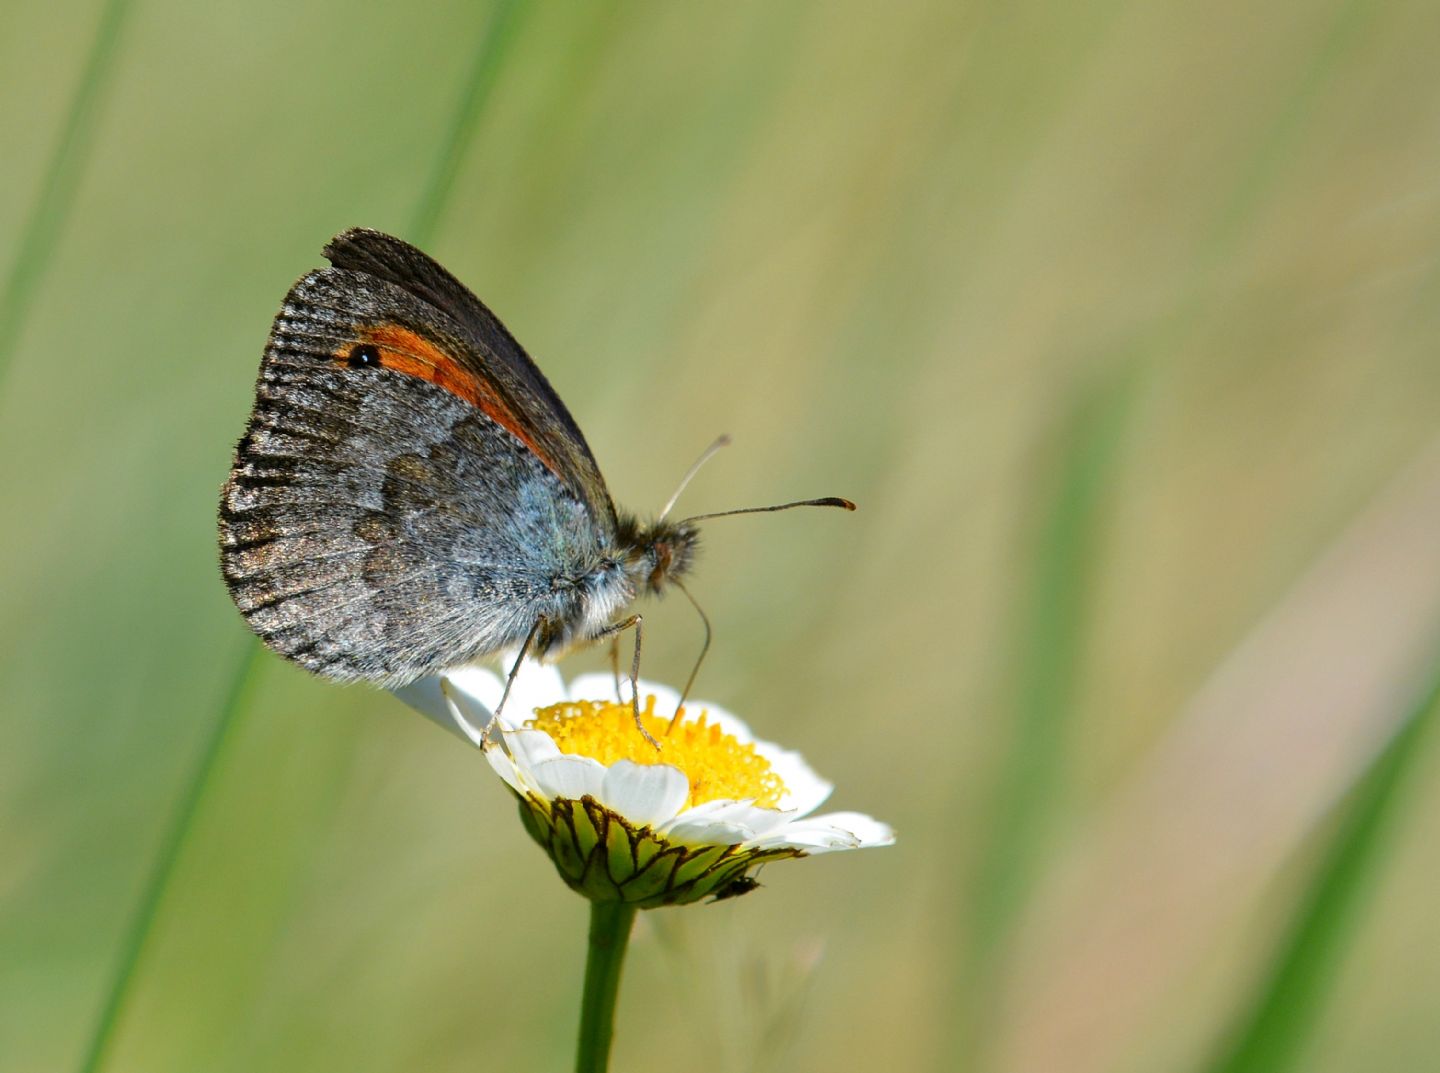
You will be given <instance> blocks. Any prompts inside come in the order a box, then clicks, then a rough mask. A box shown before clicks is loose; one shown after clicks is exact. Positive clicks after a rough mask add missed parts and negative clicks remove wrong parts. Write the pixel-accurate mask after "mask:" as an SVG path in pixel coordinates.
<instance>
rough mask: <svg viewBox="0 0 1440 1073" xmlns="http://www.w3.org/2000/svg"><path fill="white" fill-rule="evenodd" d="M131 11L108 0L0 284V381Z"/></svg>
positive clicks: (65, 212) (56, 234)
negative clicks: (11, 260) (1, 286)
mask: <svg viewBox="0 0 1440 1073" xmlns="http://www.w3.org/2000/svg"><path fill="white" fill-rule="evenodd" d="M129 13H130V0H109V3H107V4H106V5H105V10H104V11H102V12H101V13H100V24H99V26H98V27H97V28H96V30H95V40H94V42H93V44H92V45H91V46H90V54H89V55H88V56H87V57H86V58H85V66H84V69H83V71H82V72H81V75H80V84H79V85H78V86H77V87H76V88H75V96H74V97H73V98H71V100H70V108H69V110H68V111H67V113H66V116H65V126H64V128H63V129H62V130H61V132H60V140H59V141H58V142H57V143H56V145H55V152H54V153H53V154H52V155H51V157H50V162H49V164H48V165H47V166H46V168H45V176H44V178H43V180H42V181H41V185H40V193H39V196H38V197H37V198H36V200H35V204H34V206H33V207H32V208H31V210H30V214H29V216H28V217H27V218H26V221H25V225H24V228H23V229H22V231H21V233H20V240H19V242H17V243H16V246H15V260H14V262H13V263H12V264H11V266H10V272H9V274H8V275H7V276H6V278H5V284H4V287H3V289H0V383H3V382H4V379H5V375H6V373H7V372H8V371H9V368H10V362H11V360H12V359H13V357H14V354H15V348H16V347H17V346H18V345H19V340H20V335H21V332H22V330H23V329H24V326H25V315H26V313H27V312H28V310H29V308H30V297H31V295H33V294H34V293H35V288H36V287H38V286H39V284H40V281H41V280H42V279H44V277H45V272H46V270H47V269H48V268H49V267H50V259H51V257H53V256H54V253H55V248H56V246H57V245H58V244H59V241H60V235H61V232H62V231H63V229H64V225H65V221H66V218H67V217H68V216H69V215H70V206H71V204H72V203H73V202H74V200H75V191H76V190H77V189H79V186H80V178H81V176H82V175H84V173H85V165H86V163H87V162H88V161H89V159H90V151H91V149H92V148H93V146H94V142H95V128H96V124H97V122H98V120H99V115H100V105H101V103H102V102H101V97H102V95H103V93H104V91H105V88H106V87H107V86H108V85H109V83H110V76H111V73H112V72H113V71H114V69H115V57H116V55H117V54H118V52H119V48H118V46H119V42H120V34H121V31H122V30H123V29H124V25H125V19H126V17H127V16H128V15H129Z"/></svg>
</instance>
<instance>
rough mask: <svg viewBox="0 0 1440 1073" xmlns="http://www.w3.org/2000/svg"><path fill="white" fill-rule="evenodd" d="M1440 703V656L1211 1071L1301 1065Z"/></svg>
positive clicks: (1266, 1071)
mask: <svg viewBox="0 0 1440 1073" xmlns="http://www.w3.org/2000/svg"><path fill="white" fill-rule="evenodd" d="M1437 709H1440V660H1437V662H1436V663H1435V666H1434V667H1433V669H1432V670H1431V672H1430V680H1429V682H1428V683H1427V685H1426V687H1425V689H1424V691H1423V693H1422V695H1421V698H1420V699H1419V701H1418V702H1416V704H1415V706H1414V707H1413V708H1412V709H1411V710H1410V712H1409V714H1408V715H1407V716H1406V717H1405V718H1404V719H1403V720H1402V721H1401V722H1400V724H1399V730H1398V731H1396V733H1395V735H1394V737H1392V738H1391V739H1390V742H1389V743H1388V744H1387V745H1386V746H1385V748H1384V749H1382V750H1381V751H1380V752H1379V753H1378V754H1377V755H1376V757H1375V759H1374V760H1373V761H1372V762H1371V763H1370V766H1369V767H1368V768H1367V769H1366V771H1365V773H1364V775H1362V776H1361V778H1360V780H1359V781H1358V782H1357V783H1356V785H1355V788H1354V789H1353V790H1352V791H1351V793H1350V795H1349V800H1348V802H1347V806H1346V810H1345V814H1344V816H1343V818H1342V819H1341V822H1340V824H1339V829H1338V830H1337V831H1336V833H1335V836H1334V841H1333V842H1332V844H1331V846H1330V848H1329V850H1328V852H1327V854H1326V856H1325V859H1324V860H1323V861H1322V863H1321V865H1320V868H1319V869H1318V871H1317V873H1316V875H1315V879H1314V881H1313V883H1312V884H1311V885H1310V888H1309V890H1308V891H1307V892H1306V895H1305V897H1304V898H1303V899H1302V902H1301V904H1300V906H1299V908H1298V909H1297V910H1296V912H1295V916H1294V918H1293V920H1292V921H1291V924H1290V929H1289V934H1288V936H1287V937H1286V938H1285V940H1284V941H1283V942H1282V943H1281V944H1280V946H1279V948H1278V949H1277V950H1276V952H1275V957H1274V960H1273V961H1272V963H1271V965H1270V968H1269V970H1268V972H1267V973H1266V974H1265V979H1264V981H1263V983H1262V984H1261V986H1260V987H1259V988H1258V989H1257V991H1256V994H1255V996H1254V1001H1253V1002H1251V1003H1249V1004H1248V1005H1247V1006H1246V1007H1245V1008H1244V1009H1243V1010H1241V1011H1240V1013H1239V1015H1238V1016H1237V1017H1236V1019H1235V1027H1234V1030H1233V1032H1232V1033H1231V1036H1230V1041H1229V1043H1228V1045H1227V1046H1226V1048H1225V1049H1224V1051H1223V1052H1222V1053H1221V1054H1220V1056H1219V1057H1218V1058H1217V1059H1216V1060H1215V1061H1214V1062H1213V1063H1211V1064H1210V1065H1209V1066H1208V1067H1206V1073H1284V1071H1285V1070H1287V1069H1293V1068H1295V1067H1296V1064H1297V1060H1298V1058H1299V1057H1300V1055H1301V1053H1302V1050H1303V1048H1304V1046H1305V1044H1306V1043H1307V1042H1308V1041H1309V1039H1310V1038H1311V1036H1312V1034H1313V1032H1314V1030H1315V1028H1316V1027H1317V1026H1318V1024H1319V1015H1320V1012H1321V1009H1322V1006H1323V1003H1324V1001H1325V997H1326V995H1327V993H1328V992H1329V990H1330V987H1331V985H1332V983H1333V981H1334V979H1335V975H1336V972H1337V970H1338V969H1339V967H1340V963H1341V959H1342V958H1343V956H1344V952H1345V948H1346V945H1347V942H1348V940H1349V939H1350V937H1351V935H1352V934H1353V933H1354V929H1355V924H1356V921H1357V919H1358V916H1359V912H1360V909H1361V907H1362V905H1363V902H1364V898H1365V896H1366V894H1367V893H1368V891H1369V890H1370V888H1371V886H1372V884H1373V882H1374V880H1375V878H1376V873H1377V872H1378V871H1379V869H1380V867H1381V866H1382V865H1383V863H1384V856H1383V851H1384V849H1385V846H1386V836H1387V835H1388V834H1389V832H1390V829H1391V825H1392V823H1393V821H1394V818H1395V815H1396V813H1397V812H1398V811H1399V805H1400V802H1401V800H1402V794H1401V793H1400V791H1401V789H1402V785H1403V782H1404V779H1405V777H1406V775H1407V774H1408V773H1409V772H1410V770H1411V769H1412V768H1413V767H1414V766H1415V763H1416V761H1417V759H1418V757H1419V756H1420V755H1421V753H1422V745H1423V744H1424V742H1425V741H1426V740H1427V739H1426V737H1425V735H1426V733H1427V732H1428V731H1429V729H1430V727H1431V724H1433V723H1434V721H1435V713H1436V710H1437Z"/></svg>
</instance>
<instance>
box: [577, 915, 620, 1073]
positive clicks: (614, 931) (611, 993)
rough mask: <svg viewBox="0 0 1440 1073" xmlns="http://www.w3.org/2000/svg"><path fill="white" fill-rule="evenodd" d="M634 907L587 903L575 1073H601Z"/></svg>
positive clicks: (612, 1028)
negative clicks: (587, 938) (586, 950)
mask: <svg viewBox="0 0 1440 1073" xmlns="http://www.w3.org/2000/svg"><path fill="white" fill-rule="evenodd" d="M634 923H635V907H634V906H632V905H626V904H625V903H624V902H591V903H590V949H589V953H588V954H587V955H586V960H585V994H584V997H583V998H581V1000H580V1044H579V1047H578V1048H577V1049H576V1052H575V1073H605V1070H606V1069H608V1068H609V1067H610V1040H611V1038H612V1037H613V1036H614V1035H615V996H616V995H618V994H619V992H620V969H621V967H622V966H623V965H624V964H625V948H626V947H627V946H629V945H630V927H631V925H632V924H634Z"/></svg>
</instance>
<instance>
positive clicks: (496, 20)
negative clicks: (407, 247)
mask: <svg viewBox="0 0 1440 1073" xmlns="http://www.w3.org/2000/svg"><path fill="white" fill-rule="evenodd" d="M123 2H124V0H114V2H112V4H111V6H110V7H111V11H114V10H115V9H122V10H123ZM520 8H521V5H520V4H519V3H518V0H499V3H497V5H496V7H495V9H494V11H493V12H492V14H491V17H490V18H489V19H488V20H487V22H486V25H485V30H484V32H483V36H482V40H481V43H480V47H479V48H478V49H477V51H476V58H475V61H474V63H473V65H472V67H471V69H470V72H469V74H468V76H467V78H466V81H465V85H464V87H463V89H462V91H461V94H460V99H459V102H458V106H457V108H456V110H455V116H454V119H453V120H452V122H451V123H450V126H449V128H448V130H447V133H446V136H445V139H444V141H443V142H442V143H441V146H440V148H439V151H438V152H437V154H436V164H435V167H434V168H433V169H432V171H431V174H430V179H429V182H428V184H427V185H426V187H425V189H424V191H423V192H422V194H421V197H420V200H419V205H418V208H417V210H416V215H415V223H414V228H413V231H412V237H414V239H415V240H416V241H417V242H425V241H427V240H428V239H429V238H431V237H433V232H434V229H435V227H436V225H437V224H438V222H439V220H440V217H441V214H442V212H443V211H444V207H445V203H446V201H447V200H448V198H449V197H450V194H451V192H452V191H453V189H454V186H455V179H456V176H457V174H458V172H459V167H460V163H461V161H462V160H463V158H464V154H465V148H466V146H467V144H468V142H469V140H470V138H471V137H472V136H473V135H474V132H475V129H476V127H477V125H478V121H479V118H480V115H481V114H482V112H483V109H484V104H485V101H486V99H487V98H488V97H489V94H490V91H491V89H492V88H493V87H494V85H495V79H496V76H497V73H498V71H499V68H500V65H501V62H502V60H503V58H504V55H505V52H506V51H507V49H508V47H509V45H510V43H511V42H512V41H513V39H514V30H515V26H516V22H517V18H516V14H517V12H518V11H519V10H520ZM107 18H108V19H110V21H116V20H117V19H118V16H115V15H111V14H110V13H108V12H107ZM115 29H116V27H114V26H111V27H110V28H109V30H108V31H105V32H102V34H101V41H102V42H105V43H106V51H107V52H108V51H111V50H113V41H114V37H115ZM97 51H99V49H98V46H97ZM107 60H108V55H107ZM103 66H105V65H102V67H103ZM92 81H97V78H96V76H94V75H93V74H91V75H87V79H86V86H87V87H88V86H89V84H90V83H91V82H92ZM91 96H93V90H88V89H87V90H82V93H81V95H80V97H81V98H82V100H83V101H84V108H83V109H81V108H79V107H78V106H77V109H76V111H82V110H83V111H85V112H86V113H88V112H89V110H90V105H89V97H91ZM72 125H74V123H73V120H72ZM86 129H87V131H88V128H86ZM63 207H64V206H63V204H61V205H60V206H59V208H54V207H51V206H48V205H47V212H59V213H60V215H62V216H63ZM37 215H38V213H37ZM58 227H59V224H58V221H57V222H56V223H55V224H53V225H51V229H53V230H57V231H58ZM46 237H47V238H48V237H49V232H48V231H47V232H46ZM41 246H42V247H43V248H45V249H46V251H47V253H48V244H46V243H41ZM24 259H25V258H24V253H23V251H22V257H21V261H22V264H23V263H24ZM6 298H7V302H8V300H9V291H8V290H7V294H6ZM8 308H9V307H8V305H7V306H6V309H7V311H8ZM7 323H8V322H7ZM5 345H6V344H5V343H4V342H3V340H0V348H3V347H4V346H5ZM4 353H5V352H4V350H3V349H0V373H3V357H4ZM262 665H263V664H262V659H261V650H260V646H259V643H258V642H257V641H255V639H254V638H247V639H246V641H245V643H244V654H243V655H242V656H241V657H240V661H239V664H238V665H237V667H236V669H235V673H234V675H233V679H232V682H233V684H232V686H231V688H230V691H229V694H228V696H227V699H226V701H225V704H224V705H223V707H222V708H221V712H220V717H219V720H218V721H217V722H216V724H215V729H214V730H213V731H212V734H211V739H210V743H209V745H208V746H207V747H206V749H205V751H204V752H203V753H202V754H201V757H200V761H199V764H198V765H197V767H196V770H195V774H194V776H193V777H192V778H191V780H190V784H189V786H188V788H187V790H186V792H185V795H184V797H183V798H182V799H181V803H180V805H179V807H178V809H177V811H176V816H175V820H174V822H173V824H172V826H171V830H170V833H169V834H168V835H167V837H166V840H165V842H164V844H163V845H162V847H161V850H160V853H159V854H158V856H157V857H156V860H155V864H154V866H153V868H152V869H151V875H150V880H149V882H148V883H147V884H146V888H145V895H144V897H143V898H142V899H141V903H140V906H139V909H138V910H137V912H136V916H135V920H134V922H133V923H132V924H131V926H130V929H129V931H128V932H127V935H126V939H125V945H124V948H123V950H122V952H121V956H120V961H119V964H118V966H117V968H116V971H115V975H114V977H113V979H112V980H111V983H110V987H109V990H108V992H107V995H106V998H105V1004H104V1006H103V1007H102V1009H101V1012H100V1015H99V1017H98V1019H97V1021H96V1025H95V1030H94V1032H93V1033H92V1035H91V1040H90V1044H89V1046H88V1048H87V1050H86V1054H85V1060H84V1063H83V1064H82V1065H81V1067H80V1069H81V1070H82V1073H95V1071H97V1070H99V1069H100V1068H102V1065H103V1062H104V1060H105V1056H106V1054H107V1052H108V1050H109V1047H110V1044H111V1041H112V1040H113V1038H114V1035H115V1031H116V1029H117V1027H118V1026H119V1022H120V1018H121V1014H122V1013H123V1012H124V1008H125V1004H126V1002H127V1000H128V998H129V995H130V985H131V982H132V981H133V980H134V979H135V977H136V974H137V970H138V968H139V966H140V964H141V961H142V959H143V957H144V953H145V949H146V946H147V943H148V940H149V938H150V935H151V933H152V932H153V931H154V928H155V924H156V922H157V920H158V915H159V911H160V908H161V906H162V905H163V904H164V900H165V894H166V891H167V889H168V888H169V885H170V880H171V877H172V876H173V874H174V871H175V865H176V862H177V861H178V859H179V857H180V853H181V851H182V849H183V848H184V845H185V842H186V840H187V839H188V837H189V835H190V831H191V829H192V825H193V822H194V819H195V816H196V814H197V812H198V810H199V806H200V803H201V802H202V801H203V799H204V797H205V792H206V789H207V788H208V787H209V785H210V783H211V780H212V779H213V777H214V775H215V773H216V771H217V770H219V766H220V760H221V757H222V754H223V751H224V744H225V742H226V741H227V740H229V735H230V731H231V729H232V727H233V726H234V724H235V722H236V721H237V720H238V719H239V717H240V715H241V714H242V713H243V712H244V710H245V707H246V704H247V703H248V701H249V698H250V695H251V693H252V692H253V690H254V687H255V682H256V680H257V678H258V668H260V667H261V666H262Z"/></svg>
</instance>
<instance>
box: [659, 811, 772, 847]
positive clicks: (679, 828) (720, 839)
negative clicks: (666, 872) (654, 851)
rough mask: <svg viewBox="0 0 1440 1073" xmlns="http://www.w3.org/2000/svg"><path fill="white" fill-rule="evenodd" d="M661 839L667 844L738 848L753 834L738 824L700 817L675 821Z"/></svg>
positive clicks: (752, 836) (753, 833)
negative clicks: (681, 843)
mask: <svg viewBox="0 0 1440 1073" xmlns="http://www.w3.org/2000/svg"><path fill="white" fill-rule="evenodd" d="M663 837H664V839H665V841H667V842H683V843H685V844H686V845H691V846H695V845H706V846H738V845H739V844H740V843H742V842H749V841H750V840H751V839H752V838H754V837H755V832H754V831H752V830H750V828H748V827H742V826H741V825H740V824H738V823H725V822H723V821H721V820H707V819H704V818H703V817H702V818H698V819H692V820H676V821H675V822H674V823H672V824H670V825H668V826H667V828H666V830H665V834H664V836H663Z"/></svg>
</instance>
